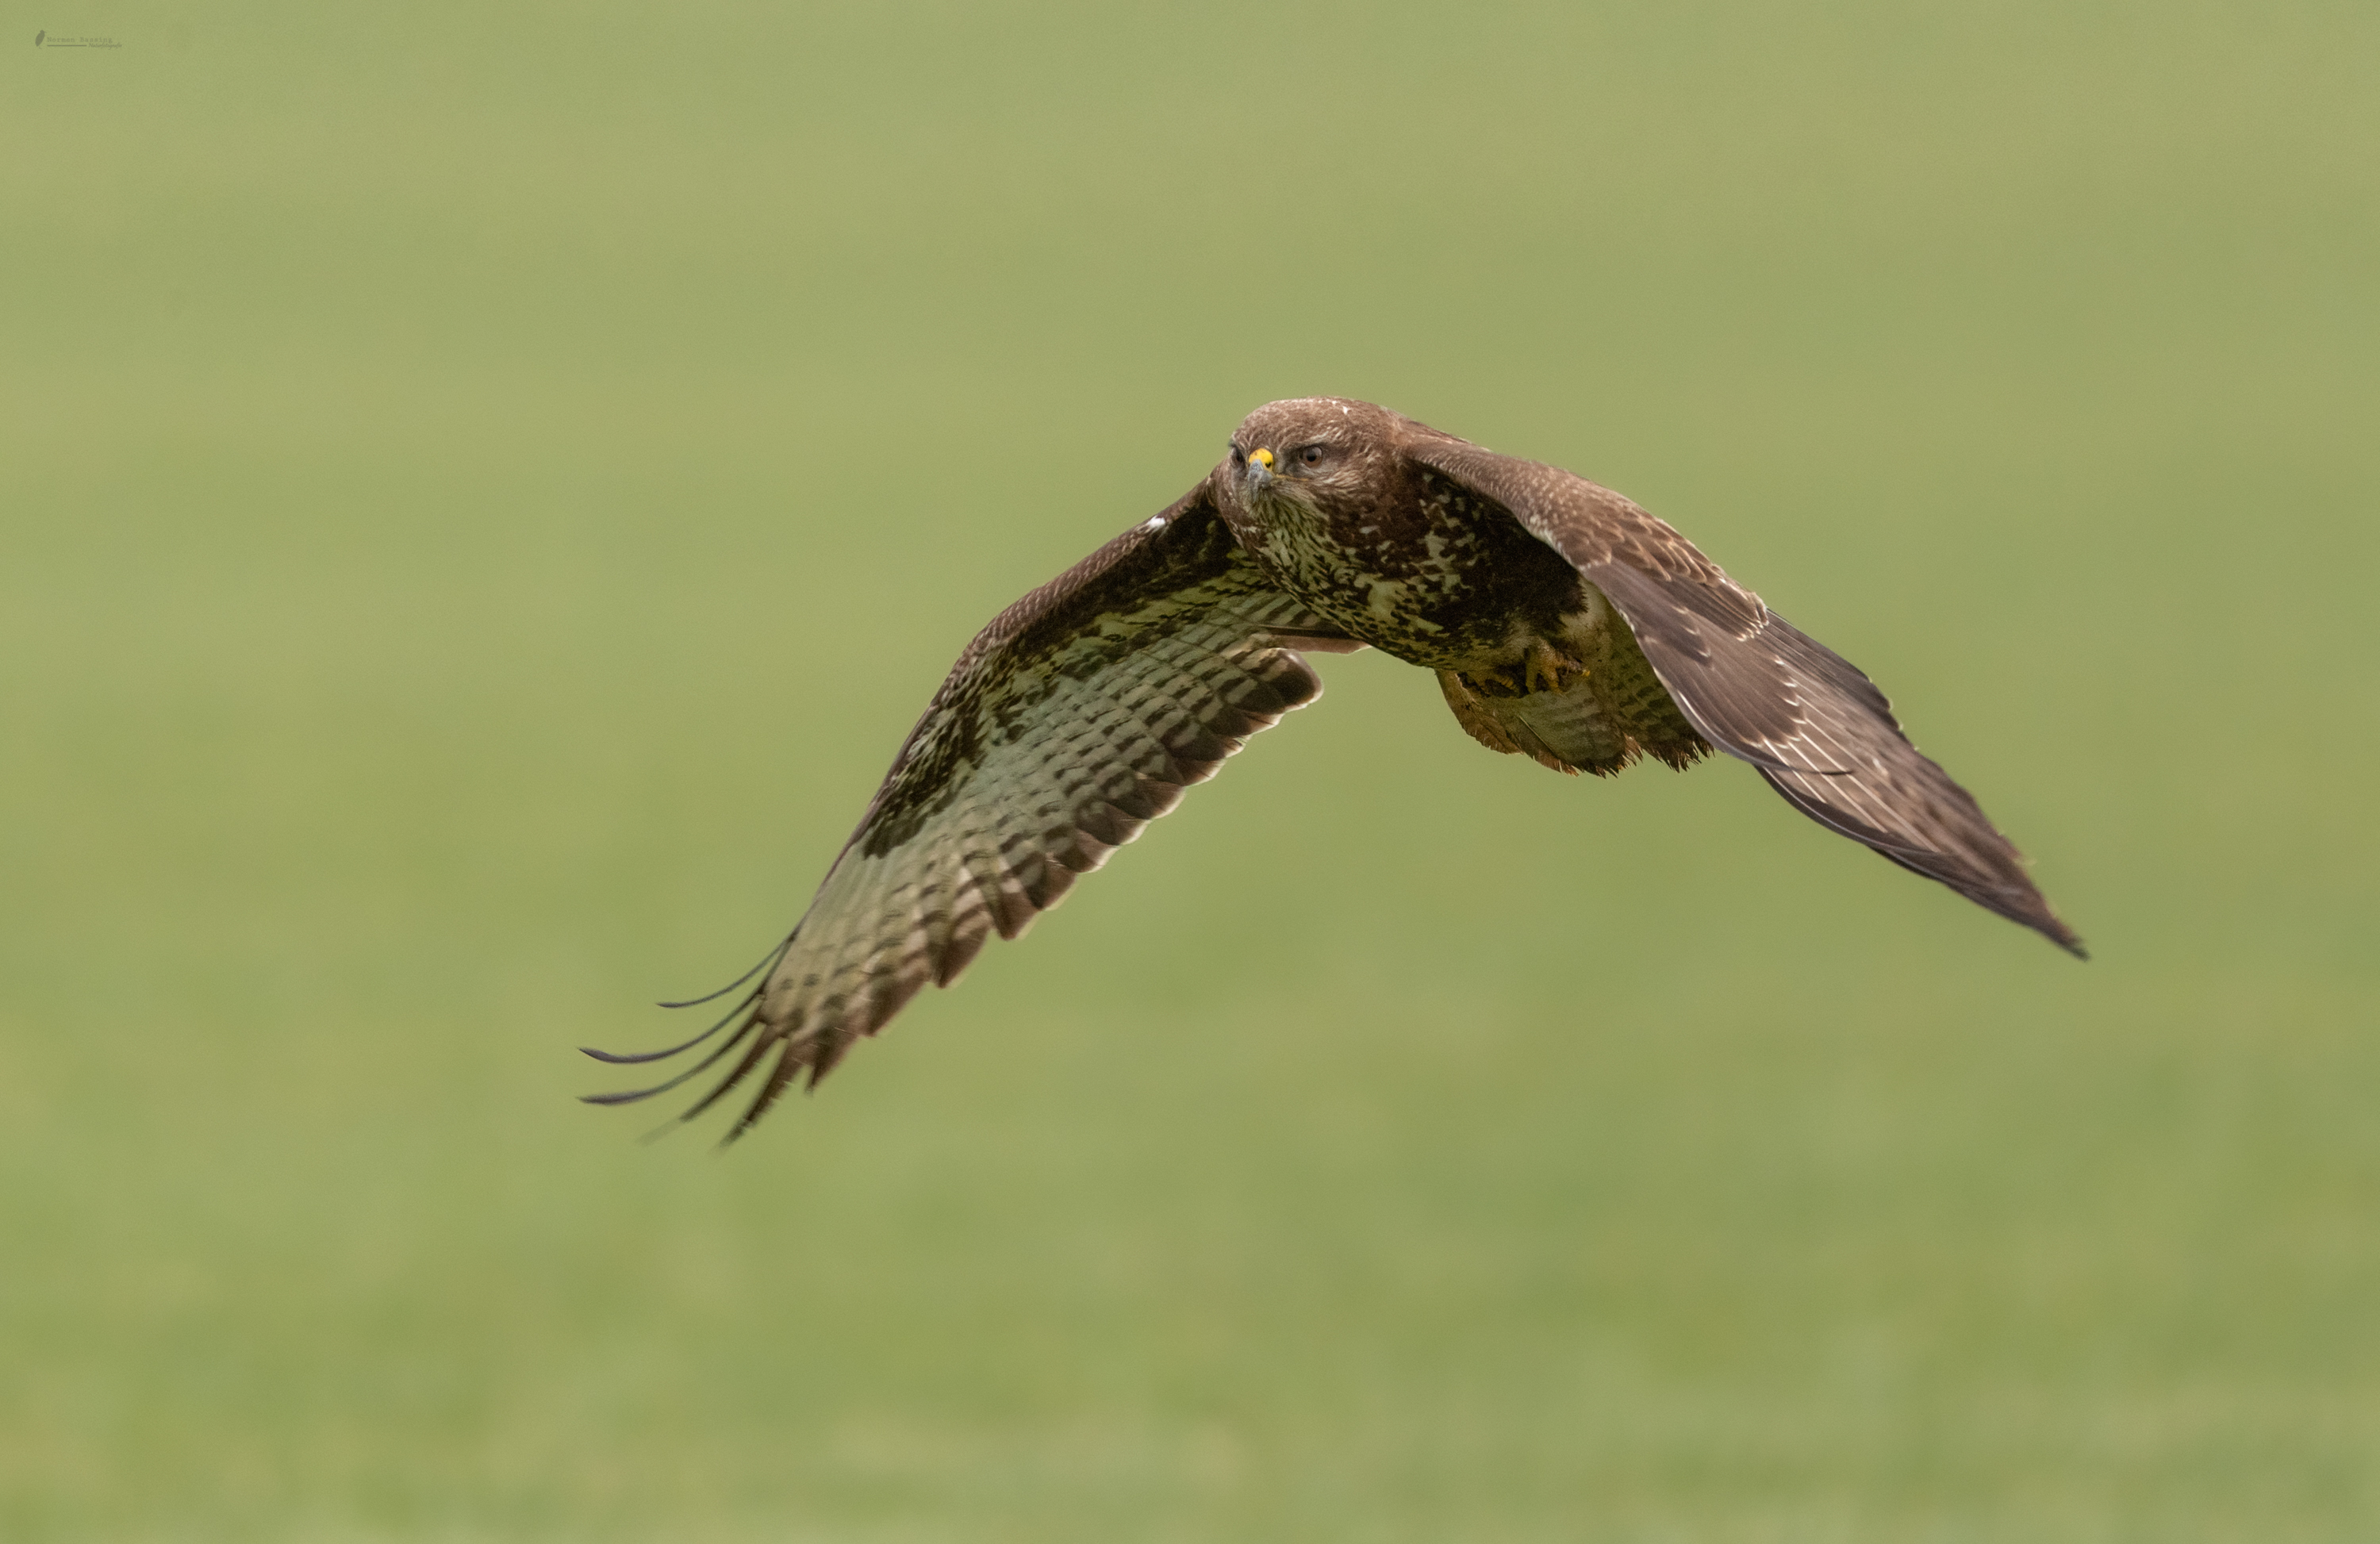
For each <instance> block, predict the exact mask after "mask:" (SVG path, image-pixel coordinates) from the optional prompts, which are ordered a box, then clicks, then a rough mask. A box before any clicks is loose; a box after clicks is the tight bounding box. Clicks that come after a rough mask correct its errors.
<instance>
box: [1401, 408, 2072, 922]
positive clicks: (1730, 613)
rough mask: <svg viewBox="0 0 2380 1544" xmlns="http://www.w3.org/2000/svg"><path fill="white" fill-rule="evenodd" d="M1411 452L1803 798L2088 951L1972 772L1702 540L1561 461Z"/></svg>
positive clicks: (1460, 449)
mask: <svg viewBox="0 0 2380 1544" xmlns="http://www.w3.org/2000/svg"><path fill="white" fill-rule="evenodd" d="M1409 454H1411V455H1413V456H1415V458H1416V459H1418V460H1420V461H1422V462H1423V463H1425V464H1426V465H1428V466H1431V467H1435V468H1438V469H1439V471H1441V472H1444V473H1445V474H1446V475H1447V476H1449V477H1451V478H1453V479H1455V480H1458V481H1460V482H1462V483H1463V485H1464V486H1466V487H1468V488H1470V489H1471V490H1472V491H1473V492H1477V493H1480V494H1484V495H1485V496H1487V497H1488V498H1491V499H1494V500H1495V501H1497V502H1498V503H1499V504H1501V505H1504V507H1505V508H1507V509H1509V510H1511V511H1512V514H1513V516H1514V517H1516V518H1517V519H1519V521H1520V522H1521V524H1522V525H1523V526H1524V527H1525V528H1526V529H1528V530H1529V532H1530V533H1531V534H1532V535H1534V536H1536V538H1537V539H1538V540H1539V541H1544V542H1545V543H1546V544H1547V545H1548V546H1550V547H1552V548H1553V549H1554V550H1555V551H1557V552H1559V553H1561V554H1562V555H1563V556H1564V557H1567V558H1569V559H1570V560H1571V561H1572V562H1573V563H1574V564H1576V565H1578V568H1579V572H1580V573H1582V574H1583V575H1585V577H1586V579H1587V582H1589V583H1590V584H1592V585H1594V586H1595V587H1596V588H1597V590H1601V591H1602V592H1603V594H1604V596H1605V598H1606V599H1608V600H1609V602H1611V603H1612V605H1613V606H1614V607H1616V608H1618V610H1619V612H1620V614H1621V616H1622V617H1624V618H1625V619H1626V620H1627V623H1628V626H1629V627H1630V629H1631V630H1632V631H1633V632H1634V634H1635V635H1636V642H1637V645H1638V647H1640V648H1642V649H1643V650H1645V659H1646V661H1647V662H1649V663H1651V664H1652V666H1653V670H1654V673H1655V674H1656V675H1658V676H1660V678H1661V685H1662V686H1664V687H1668V688H1669V692H1670V697H1671V698H1673V699H1676V701H1677V704H1678V707H1679V709H1680V710H1681V711H1683V712H1684V713H1685V715H1686V718H1687V719H1688V720H1689V721H1690V722H1691V723H1693V724H1694V727H1695V728H1696V729H1697V730H1699V731H1701V732H1702V735H1703V736H1704V738H1706V739H1707V740H1709V741H1710V742H1711V743H1712V744H1713V745H1715V746H1717V747H1718V748H1720V749H1721V750H1724V751H1726V752H1727V753H1728V754H1730V755H1731V756H1736V757H1740V758H1742V759H1743V760H1746V761H1749V762H1751V763H1752V764H1753V765H1754V766H1755V767H1757V768H1759V769H1760V775H1761V776H1762V777H1765V778H1767V780H1768V783H1769V785H1770V786H1771V787H1773V788H1775V789H1776V790H1777V791H1778V792H1779V793H1780V794H1782V795H1784V796H1785V797H1786V799H1787V801H1788V802H1790V803H1791V805H1792V806H1793V807H1794V808H1796V809H1799V810H1801V811H1802V813H1803V814H1804V815H1807V816H1809V817H1810V818H1811V819H1812V820H1814V821H1817V822H1818V823H1819V824H1821V825H1823V826H1826V827H1827V828H1828V829H1829V830H1831V831H1836V832H1840V833H1842V834H1843V835H1845V836H1848V837H1850V838H1852V840H1853V841H1855V842H1864V843H1865V844H1866V845H1869V846H1871V847H1873V848H1875V849H1876V851H1877V852H1879V853H1882V854H1883V855H1884V856H1885V857H1888V858H1890V859H1892V861H1893V862H1895V863H1898V864H1900V866H1901V867H1902V868H1904V869H1913V870H1915V871H1916V872H1918V873H1921V874H1924V875H1925V877H1926V878H1928V879H1934V880H1939V881H1942V882H1943V883H1944V884H1947V885H1949V887H1950V888H1951V889H1953V890H1955V891H1957V892H1958V893H1959V894H1961V895H1964V896H1966V897H1967V898H1968V899H1969V900H1971V901H1973V902H1974V903H1975V904H1976V905H1978V906H1985V907H1988V908H1989V909H1991V910H1993V911H1996V912H1998V913H1999V914H2000V915H2001V916H2002V917H2006V918H2010V919H2011V920H2013V921H2017V922H2022V923H2023V924H2024V925H2025V926H2026V927H2028V928H2033V929H2035V930H2039V931H2040V932H2041V933H2043V934H2044V935H2046V937H2048V938H2049V939H2050V940H2051V941H2052V942H2056V943H2058V945H2060V946H2061V947H2063V948H2065V949H2068V950H2070V951H2071V952H2072V953H2074V954H2078V955H2079V954H2082V953H2083V945H2082V941H2081V940H2080V939H2078V938H2077V937H2076V936H2075V934H2074V930H2072V929H2070V928H2069V927H2068V926H2067V925H2066V924H2065V923H2064V922H2061V921H2059V920H2058V916H2057V914H2056V913H2055V912H2053V911H2052V910H2051V909H2050V906H2049V902H2048V901H2047V900H2046V898H2044V896H2043V895H2042V894H2041V892H2040V891H2039V890H2037V889H2035V888H2034V884H2033V881H2031V880H2030V879H2028V878H2026V876H2025V872H2024V859H2023V857H2022V855H2020V854H2019V853H2018V852H2017V850H2016V848H2015V846H2014V845H2011V844H2010V841H2009V839H2008V838H2007V837H2005V836H2003V835H2001V834H2000V833H1999V832H1998V830H1996V829H1995V828H1994V827H1993V825H1992V822H1991V821H1990V820H1989V819H1987V818H1986V817H1985V814H1984V812H1983V810H1982V808H1980V807H1978V806H1977V805H1976V803H1975V801H1974V799H1973V797H1972V796H1970V795H1969V794H1968V793H1967V791H1966V790H1965V789H1964V788H1961V787H1960V786H1959V785H1958V784H1956V783H1954V782H1952V781H1951V780H1950V776H1949V773H1948V772H1944V771H1943V770H1942V769H1941V768H1940V767H1938V766H1937V765H1935V764H1934V763H1933V762H1932V761H1930V760H1926V759H1925V757H1924V756H1922V755H1920V754H1918V751H1917V748H1916V747H1914V746H1913V745H1911V744H1910V743H1909V741H1908V738H1907V737H1906V736H1903V735H1902V734H1901V732H1900V723H1899V722H1898V721H1896V720H1895V719H1894V718H1893V716H1892V708H1891V704H1889V703H1888V702H1887V701H1886V700H1885V696H1884V694H1883V693H1882V692H1880V691H1878V690H1877V689H1876V683H1874V682H1873V681H1870V680H1869V679H1868V678H1867V677H1866V676H1865V675H1862V674H1861V673H1860V672H1859V670H1858V669H1857V668H1856V667H1855V666H1853V665H1852V663H1850V662H1849V661H1847V660H1845V659H1844V658H1843V657H1842V656H1841V655H1840V654H1837V653H1835V652H1834V651H1833V650H1830V649H1828V648H1827V646H1826V645H1824V644H1822V643H1820V642H1818V641H1817V640H1816V639H1815V638H1811V637H1810V636H1809V635H1808V634H1806V633H1803V632H1802V631H1801V630H1800V629H1798V628H1796V627H1794V626H1792V625H1791V624H1790V623H1788V622H1787V621H1786V620H1785V619H1784V618H1783V617H1781V616H1779V615H1778V614H1776V613H1774V612H1772V611H1770V610H1769V609H1768V608H1767V605H1765V604H1763V603H1762V602H1761V599H1760V597H1759V596H1757V595H1755V594H1754V593H1753V592H1752V591H1750V590H1746V589H1744V588H1743V586H1741V585H1739V584H1737V583H1736V582H1735V581H1734V580H1733V579H1730V578H1729V577H1727V575H1726V574H1725V573H1723V572H1721V571H1720V569H1719V566H1718V565H1717V564H1715V563H1713V562H1711V560H1710V559H1708V558H1706V557H1705V556H1704V555H1703V554H1702V553H1699V552H1697V551H1696V550H1695V549H1694V543H1692V542H1691V541H1687V540H1686V539H1685V538H1684V537H1682V536H1681V535H1679V534H1678V533H1677V532H1676V531H1675V530H1672V529H1670V527H1669V526H1668V525H1666V524H1664V523H1663V522H1662V521H1660V520H1658V519H1656V518H1654V517H1653V516H1651V515H1649V514H1647V513H1646V512H1645V511H1644V510H1643V509H1640V508H1638V507H1637V506H1636V505H1634V504H1633V503H1631V502H1630V501H1629V500H1627V499H1625V498H1622V497H1621V495H1619V494H1618V493H1615V492H1611V491H1610V490H1609V489H1608V488H1601V487H1597V485H1596V484H1594V483H1592V482H1589V481H1587V480H1585V479H1584V478H1581V477H1577V476H1574V475H1573V474H1572V473H1569V472H1566V471H1563V470H1561V469H1560V468H1557V467H1548V466H1545V465H1542V464H1540V463H1538V462H1535V461H1523V460H1520V459H1518V458H1516V457H1513V456H1499V455H1497V454H1495V453H1494V452H1493V451H1488V450H1483V449H1481V448H1480V447H1479V446H1477V445H1474V444H1468V443H1466V442H1464V441H1461V440H1456V439H1453V438H1451V436H1450V437H1439V436H1438V435H1437V434H1436V432H1435V431H1423V432H1422V437H1421V438H1419V440H1418V442H1417V443H1416V444H1414V445H1412V446H1410V447H1409Z"/></svg>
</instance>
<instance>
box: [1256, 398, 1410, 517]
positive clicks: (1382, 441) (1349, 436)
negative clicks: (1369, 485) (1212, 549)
mask: <svg viewBox="0 0 2380 1544" xmlns="http://www.w3.org/2000/svg"><path fill="white" fill-rule="evenodd" d="M1395 423H1396V415H1394V414H1392V413H1390V412H1389V411H1388V410H1387V409H1385V408H1381V407H1373V406H1372V405H1371V404H1370V403H1368V402H1356V401H1354V400H1351V399H1349V398H1346V397H1338V396H1302V397H1296V398H1293V399H1292V400H1290V401H1287V402H1268V403H1266V404H1265V405H1264V406H1263V407H1259V408H1257V410H1256V411H1255V412H1253V413H1250V414H1249V415H1248V416H1247V417H1246V418H1245V419H1242V420H1241V423H1240V427H1239V430H1238V432H1235V433H1233V436H1232V449H1231V458H1230V459H1229V460H1228V461H1227V462H1226V463H1225V464H1224V468H1223V469H1224V472H1225V475H1227V476H1228V477H1229V478H1230V479H1231V480H1232V485H1233V490H1234V491H1235V492H1237V493H1238V494H1239V496H1240V497H1241V498H1242V499H1243V500H1244V501H1245V502H1246V504H1247V505H1249V506H1250V507H1251V508H1253V507H1256V506H1257V505H1263V504H1266V503H1269V502H1270V501H1273V500H1277V499H1283V498H1287V499H1293V500H1295V501H1297V502H1298V503H1300V504H1305V505H1314V504H1316V503H1318V502H1320V501H1323V500H1327V499H1328V498H1329V497H1330V495H1331V494H1333V493H1338V492H1354V490H1355V489H1356V488H1357V487H1358V486H1359V485H1360V484H1361V483H1363V482H1364V481H1365V480H1366V479H1368V478H1369V477H1371V476H1372V475H1373V471H1374V468H1375V465H1376V463H1378V461H1379V460H1380V459H1382V458H1383V457H1385V456H1387V455H1388V454H1389V453H1390V449H1391V448H1392V444H1393V439H1394V432H1395Z"/></svg>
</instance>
